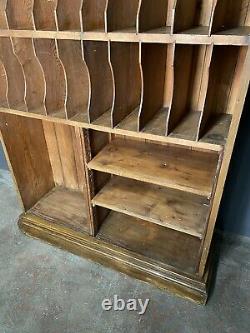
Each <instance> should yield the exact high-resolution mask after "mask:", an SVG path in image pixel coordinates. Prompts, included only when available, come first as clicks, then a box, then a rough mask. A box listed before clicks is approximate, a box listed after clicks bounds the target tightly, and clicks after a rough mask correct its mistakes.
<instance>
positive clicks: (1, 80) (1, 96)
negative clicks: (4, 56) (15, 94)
mask: <svg viewBox="0 0 250 333" xmlns="http://www.w3.org/2000/svg"><path fill="white" fill-rule="evenodd" d="M0 105H1V107H3V108H9V102H8V78H7V74H6V70H5V68H4V65H3V63H2V62H1V61H0Z"/></svg>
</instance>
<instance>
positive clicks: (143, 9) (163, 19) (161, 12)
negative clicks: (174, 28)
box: [137, 0, 170, 33]
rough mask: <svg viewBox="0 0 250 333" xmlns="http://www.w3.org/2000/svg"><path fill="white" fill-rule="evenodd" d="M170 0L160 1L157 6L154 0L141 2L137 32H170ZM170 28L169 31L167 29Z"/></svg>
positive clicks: (142, 0) (141, 0)
mask: <svg viewBox="0 0 250 333" xmlns="http://www.w3.org/2000/svg"><path fill="white" fill-rule="evenodd" d="M168 9H169V1H168V0H158V1H157V4H155V2H154V1H152V0H140V4H139V9H138V19H137V32H138V33H140V32H144V31H149V30H154V29H160V28H161V29H162V28H163V29H162V30H163V31H164V32H168V33H169V32H170V25H168V23H169V22H168V15H169V14H168ZM167 27H168V30H167V29H166V28H167Z"/></svg>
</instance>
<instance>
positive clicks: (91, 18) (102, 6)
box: [82, 0, 108, 31]
mask: <svg viewBox="0 0 250 333" xmlns="http://www.w3.org/2000/svg"><path fill="white" fill-rule="evenodd" d="M107 2H108V0H83V7H82V25H83V31H93V30H96V31H105V10H106V6H107Z"/></svg>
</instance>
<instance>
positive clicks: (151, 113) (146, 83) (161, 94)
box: [138, 43, 169, 135]
mask: <svg viewBox="0 0 250 333" xmlns="http://www.w3.org/2000/svg"><path fill="white" fill-rule="evenodd" d="M167 55H168V45H166V44H143V43H141V44H140V64H141V71H142V77H143V94H142V101H141V106H140V112H139V128H138V130H139V131H141V130H143V129H144V128H145V126H146V125H147V124H148V123H149V122H150V121H152V120H153V118H154V117H156V120H157V123H156V124H153V125H152V128H153V129H152V130H153V131H154V128H155V126H156V127H158V132H159V133H160V135H165V133H166V126H167V115H168V106H166V105H164V102H165V93H166V92H165V84H166V82H167V78H166V75H167V74H169V73H167V71H166V68H167ZM145 130H146V129H145ZM150 131H151V130H150Z"/></svg>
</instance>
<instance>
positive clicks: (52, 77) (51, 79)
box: [34, 39, 67, 118]
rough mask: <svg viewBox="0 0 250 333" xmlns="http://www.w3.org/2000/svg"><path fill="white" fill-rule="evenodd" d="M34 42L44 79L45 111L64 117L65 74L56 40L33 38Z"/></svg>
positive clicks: (54, 115)
mask: <svg viewBox="0 0 250 333" xmlns="http://www.w3.org/2000/svg"><path fill="white" fill-rule="evenodd" d="M34 44H35V50H36V54H37V57H38V59H39V61H40V63H41V65H42V68H43V71H44V76H45V80H46V98H45V106H46V110H47V113H48V115H53V117H59V118H66V98H67V86H66V76H65V72H64V68H63V65H62V63H61V61H60V58H59V56H58V50H57V46H56V41H55V40H53V39H35V40H34Z"/></svg>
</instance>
